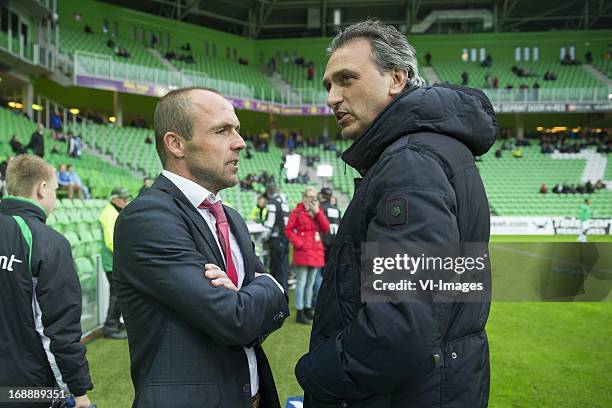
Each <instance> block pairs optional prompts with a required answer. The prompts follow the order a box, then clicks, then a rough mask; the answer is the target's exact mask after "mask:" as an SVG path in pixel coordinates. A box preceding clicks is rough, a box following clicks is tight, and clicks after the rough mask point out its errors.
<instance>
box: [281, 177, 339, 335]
mask: <svg viewBox="0 0 612 408" xmlns="http://www.w3.org/2000/svg"><path fill="white" fill-rule="evenodd" d="M323 233H326V234H327V233H329V221H328V220H327V217H325V213H324V212H323V210H322V209H321V207H320V205H319V201H318V200H317V192H316V191H315V190H314V189H312V188H307V189H306V190H305V191H304V193H303V194H302V202H301V203H298V205H297V206H296V208H295V209H294V210H293V211H292V212H291V214H290V215H289V221H288V222H287V227H286V228H285V234H286V235H287V239H288V240H289V241H290V242H291V244H292V245H293V265H294V267H295V269H294V270H295V274H296V284H295V309H296V311H297V316H296V322H298V323H301V324H310V323H312V318H313V316H314V311H313V310H312V309H311V306H312V289H313V287H314V283H315V276H316V274H317V270H318V269H319V268H321V267H322V266H324V265H325V250H324V248H323V241H322V240H321V234H323Z"/></svg>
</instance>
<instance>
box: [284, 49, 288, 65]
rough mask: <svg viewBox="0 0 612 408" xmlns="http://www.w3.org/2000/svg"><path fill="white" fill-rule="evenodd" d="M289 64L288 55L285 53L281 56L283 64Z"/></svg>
mask: <svg viewBox="0 0 612 408" xmlns="http://www.w3.org/2000/svg"><path fill="white" fill-rule="evenodd" d="M288 63H289V53H288V52H287V51H285V55H284V56H283V64H285V65H287V64H288Z"/></svg>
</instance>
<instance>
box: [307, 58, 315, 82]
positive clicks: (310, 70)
mask: <svg viewBox="0 0 612 408" xmlns="http://www.w3.org/2000/svg"><path fill="white" fill-rule="evenodd" d="M313 79H314V63H313V62H312V61H310V62H309V63H308V69H307V71H306V80H308V81H312V80H313Z"/></svg>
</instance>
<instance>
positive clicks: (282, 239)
mask: <svg viewBox="0 0 612 408" xmlns="http://www.w3.org/2000/svg"><path fill="white" fill-rule="evenodd" d="M266 194H267V196H268V205H267V209H268V214H267V215H266V220H265V221H264V232H263V234H262V239H263V241H264V242H266V243H267V245H268V251H269V254H270V273H271V274H272V276H273V277H274V279H276V280H277V281H278V283H280V284H281V285H282V286H283V289H284V291H285V293H287V288H288V279H289V241H288V240H287V236H286V235H285V227H286V226H287V221H288V220H289V203H288V202H287V197H285V195H284V194H280V193H279V191H278V186H277V185H276V183H270V184H268V185H267V186H266Z"/></svg>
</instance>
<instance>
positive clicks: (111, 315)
mask: <svg viewBox="0 0 612 408" xmlns="http://www.w3.org/2000/svg"><path fill="white" fill-rule="evenodd" d="M106 277H107V278H108V283H109V285H110V299H109V301H108V312H107V313H106V321H105V322H104V329H105V330H110V331H118V330H119V318H120V317H121V310H120V309H119V299H117V291H116V290H115V285H114V284H113V273H112V272H106Z"/></svg>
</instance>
